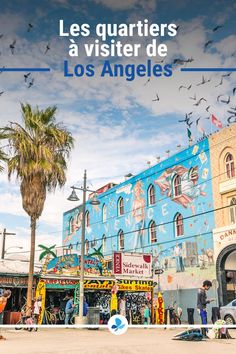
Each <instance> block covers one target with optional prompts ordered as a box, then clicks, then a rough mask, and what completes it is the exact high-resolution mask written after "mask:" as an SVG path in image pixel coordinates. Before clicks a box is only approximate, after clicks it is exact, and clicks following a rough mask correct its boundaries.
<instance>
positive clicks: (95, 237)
mask: <svg viewBox="0 0 236 354" xmlns="http://www.w3.org/2000/svg"><path fill="white" fill-rule="evenodd" d="M109 187H111V188H108V189H107V190H106V191H105V192H103V193H98V199H99V201H100V205H98V206H92V205H91V204H89V202H87V204H86V215H85V216H86V243H85V252H86V253H87V254H89V253H91V252H92V251H93V248H94V247H95V248H98V247H100V246H101V245H102V251H103V254H104V256H105V258H106V259H107V261H111V259H112V253H113V251H116V250H120V251H124V252H141V253H142V252H143V253H152V255H153V260H154V262H153V266H154V268H160V267H161V268H162V269H164V273H163V275H162V276H161V282H160V285H161V289H162V290H163V291H164V292H165V297H166V301H167V302H168V303H169V304H171V303H172V302H173V301H174V300H177V301H178V303H179V304H180V305H182V306H183V307H196V288H198V287H199V286H201V283H202V281H203V280H205V279H210V280H215V279H216V274H215V273H216V271H215V266H214V260H213V238H212V229H213V228H214V225H215V223H214V212H213V210H214V203H213V195H212V179H211V166H210V151H209V141H208V138H205V139H204V140H202V141H200V142H198V143H197V144H195V145H192V146H190V147H188V148H187V149H185V150H182V151H180V152H178V153H176V154H175V155H173V156H171V157H169V158H167V159H166V160H164V161H161V162H160V163H158V164H156V165H155V166H152V167H150V168H148V169H146V170H145V171H143V172H141V173H139V174H138V175H136V176H133V177H131V178H129V179H127V180H125V181H124V182H122V183H120V184H118V185H110V186H109ZM81 220H82V214H81V206H78V207H76V208H74V209H71V210H69V211H67V212H65V213H64V215H63V230H64V231H63V245H64V246H69V245H70V247H71V248H74V249H77V250H78V252H79V251H80V240H81ZM214 291H215V292H216V289H215V290H214Z"/></svg>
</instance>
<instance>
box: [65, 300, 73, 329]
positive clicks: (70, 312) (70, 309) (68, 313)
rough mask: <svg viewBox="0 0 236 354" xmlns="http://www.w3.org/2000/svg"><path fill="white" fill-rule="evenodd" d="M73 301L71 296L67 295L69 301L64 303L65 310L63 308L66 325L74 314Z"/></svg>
mask: <svg viewBox="0 0 236 354" xmlns="http://www.w3.org/2000/svg"><path fill="white" fill-rule="evenodd" d="M74 307H75V305H74V300H73V295H72V294H71V295H69V300H68V301H67V303H66V308H65V313H66V317H65V324H66V325H68V324H69V323H70V321H71V318H72V316H73V312H74Z"/></svg>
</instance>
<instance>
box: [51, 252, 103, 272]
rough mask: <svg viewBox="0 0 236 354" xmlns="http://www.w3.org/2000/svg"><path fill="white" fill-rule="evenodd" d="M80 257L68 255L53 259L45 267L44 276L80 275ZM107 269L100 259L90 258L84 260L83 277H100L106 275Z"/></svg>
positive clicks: (86, 257)
mask: <svg viewBox="0 0 236 354" xmlns="http://www.w3.org/2000/svg"><path fill="white" fill-rule="evenodd" d="M80 264H81V262H80V256H79V255H77V254H68V255H64V256H60V257H55V258H53V259H52V260H51V261H50V262H49V263H48V265H47V269H46V274H54V275H66V276H79V275H80ZM107 273H109V270H108V269H105V268H104V263H103V262H102V260H101V259H98V258H96V257H91V256H85V258H84V275H85V276H86V275H87V276H89V275H91V276H100V275H103V276H104V275H107Z"/></svg>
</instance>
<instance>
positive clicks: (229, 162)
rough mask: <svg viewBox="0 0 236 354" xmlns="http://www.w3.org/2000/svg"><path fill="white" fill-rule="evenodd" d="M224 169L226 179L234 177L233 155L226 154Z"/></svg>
mask: <svg viewBox="0 0 236 354" xmlns="http://www.w3.org/2000/svg"><path fill="white" fill-rule="evenodd" d="M225 167H226V173H227V177H228V178H233V177H235V169H234V158H233V155H232V154H230V153H228V154H227V155H226V158H225Z"/></svg>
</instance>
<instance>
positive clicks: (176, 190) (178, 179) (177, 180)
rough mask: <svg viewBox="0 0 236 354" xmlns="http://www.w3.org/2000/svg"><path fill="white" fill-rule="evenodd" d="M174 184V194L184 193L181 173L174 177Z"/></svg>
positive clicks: (176, 195)
mask: <svg viewBox="0 0 236 354" xmlns="http://www.w3.org/2000/svg"><path fill="white" fill-rule="evenodd" d="M173 184H174V196H175V197H178V196H179V195H181V194H182V191H181V177H180V176H179V175H176V176H175V177H174V181H173Z"/></svg>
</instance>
